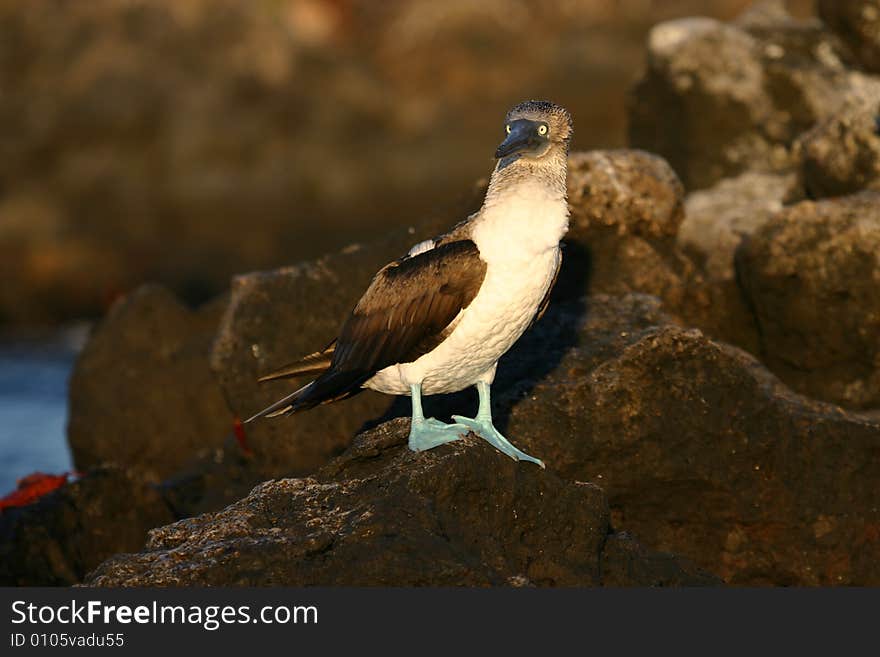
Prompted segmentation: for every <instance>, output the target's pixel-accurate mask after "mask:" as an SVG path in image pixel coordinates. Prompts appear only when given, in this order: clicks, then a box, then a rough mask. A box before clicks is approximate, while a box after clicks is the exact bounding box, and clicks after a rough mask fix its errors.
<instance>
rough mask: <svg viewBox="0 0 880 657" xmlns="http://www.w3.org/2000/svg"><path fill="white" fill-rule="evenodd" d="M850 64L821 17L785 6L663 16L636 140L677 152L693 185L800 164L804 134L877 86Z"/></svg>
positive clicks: (653, 40) (641, 90)
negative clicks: (726, 15)
mask: <svg viewBox="0 0 880 657" xmlns="http://www.w3.org/2000/svg"><path fill="white" fill-rule="evenodd" d="M849 62H850V57H849V51H848V49H847V48H846V46H845V45H844V44H842V43H841V42H840V40H839V39H838V38H837V37H836V36H835V35H833V34H831V33H830V32H829V31H828V30H827V29H825V27H824V26H823V25H822V24H821V23H819V22H818V21H816V20H814V19H808V20H796V19H794V18H792V17H790V16H789V15H788V14H787V13H785V12H784V11H780V10H778V9H777V10H772V9H771V10H763V11H759V10H755V11H752V12H749V13H747V14H745V15H744V16H742V17H741V18H740V19H739V20H738V21H736V22H733V23H722V22H720V21H717V20H714V19H709V18H687V19H677V20H673V21H668V22H665V23H661V24H659V25H657V26H655V27H654V28H653V29H652V30H651V33H650V36H649V39H648V55H647V65H646V70H645V73H644V75H643V76H642V78H641V79H640V81H639V82H638V83H637V84H636V85H635V87H634V88H633V92H632V95H631V102H630V108H629V116H630V144H631V145H632V146H635V147H638V148H645V149H646V150H650V151H652V152H655V153H659V154H660V155H662V156H664V157H665V158H666V159H668V160H669V162H670V164H671V165H672V166H673V168H674V169H675V170H676V171H677V172H678V174H679V175H680V176H681V178H682V180H683V181H684V184H685V186H686V187H687V188H688V189H689V190H694V189H702V188H706V187H710V186H712V185H713V184H715V183H716V182H718V181H719V180H720V179H722V178H725V177H730V176H735V175H738V174H739V173H742V172H743V171H746V170H756V171H777V172H778V171H787V170H790V169H792V168H793V167H795V166H796V164H797V153H796V152H795V151H794V150H793V148H792V144H793V142H794V140H795V139H796V138H797V136H798V135H799V134H800V133H802V132H803V131H805V130H807V129H809V128H810V127H812V126H813V125H814V124H815V123H816V122H817V121H819V120H822V119H824V118H826V117H828V116H830V115H831V114H833V113H834V112H835V111H837V109H839V108H840V107H841V106H842V104H843V103H844V102H845V101H846V100H847V99H850V98H862V97H866V96H869V95H871V94H873V93H876V90H877V88H878V84H880V82H878V80H877V79H876V78H874V77H872V76H868V75H864V74H862V73H860V72H858V71H852V70H850V69H849V68H848V67H847V65H848V63H849Z"/></svg>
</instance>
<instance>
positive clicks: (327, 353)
mask: <svg viewBox="0 0 880 657" xmlns="http://www.w3.org/2000/svg"><path fill="white" fill-rule="evenodd" d="M334 346H335V345H331V346H330V347H329V348H328V349H325V350H324V351H316V352H315V353H313V354H309V355H308V356H306V357H304V358H301V359H300V360H298V361H296V362H295V363H290V364H289V365H285V366H284V367H281V368H279V369H277V370H274V371H272V372H269V373H268V374H265V375H263V376H261V377H260V378H259V379H257V380H258V381H259V382H260V383H263V382H264V381H275V380H276V379H290V378H293V377H295V376H304V375H306V374H323V373H324V372H326V371H327V369H328V368H329V367H330V361H331V360H332V359H333V351H334V349H333V347H334Z"/></svg>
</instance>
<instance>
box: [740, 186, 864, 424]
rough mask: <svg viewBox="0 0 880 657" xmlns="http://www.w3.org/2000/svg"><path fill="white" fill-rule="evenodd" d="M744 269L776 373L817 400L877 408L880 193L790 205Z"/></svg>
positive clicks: (760, 236) (747, 248) (754, 240)
mask: <svg viewBox="0 0 880 657" xmlns="http://www.w3.org/2000/svg"><path fill="white" fill-rule="evenodd" d="M737 269H738V272H739V276H740V280H741V282H742V286H743V291H744V294H745V296H746V299H747V302H748V303H749V305H750V307H751V308H752V309H753V312H754V316H755V320H756V322H757V324H758V328H759V331H760V336H761V337H760V342H761V354H762V359H763V360H764V361H765V362H766V363H767V364H768V366H769V367H770V369H772V370H773V371H774V372H776V373H777V374H778V375H779V376H780V377H781V378H782V379H783V380H785V381H786V382H788V383H789V384H790V385H791V386H792V387H794V388H795V389H797V390H800V391H801V392H804V393H805V394H809V395H811V396H813V397H818V398H821V399H828V400H831V401H835V402H837V403H840V404H843V405H845V406H848V407H852V408H868V407H877V406H880V193H878V192H862V193H859V194H856V195H852V196H845V197H840V198H834V199H826V200H822V201H818V202H812V201H804V202H801V203H798V204H796V205H793V206H791V207H789V208H786V209H785V210H783V211H781V212H779V213H778V214H777V215H776V216H775V217H774V218H773V219H772V220H771V221H769V222H768V223H766V224H765V225H764V226H763V227H762V228H761V229H759V230H758V231H756V232H755V233H754V234H753V235H752V237H751V239H750V240H749V241H748V242H747V243H745V244H744V245H743V247H742V249H741V250H740V252H739V253H738V257H737Z"/></svg>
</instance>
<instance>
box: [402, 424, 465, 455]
mask: <svg viewBox="0 0 880 657" xmlns="http://www.w3.org/2000/svg"><path fill="white" fill-rule="evenodd" d="M469 430H470V429H468V427H466V426H464V425H461V424H445V423H443V422H440V421H439V420H435V419H434V418H432V417H429V418H427V419H425V418H417V419H414V420H413V421H412V424H411V425H410V429H409V448H410V449H411V450H412V451H414V452H424V451H425V450H427V449H432V448H434V447H438V446H440V445H444V444H446V443H451V442H452V441H453V440H458V439H460V438H461V437H463V436H466V435H467V433H468V431H469Z"/></svg>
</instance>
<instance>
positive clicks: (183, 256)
mask: <svg viewBox="0 0 880 657" xmlns="http://www.w3.org/2000/svg"><path fill="white" fill-rule="evenodd" d="M745 1H746V0H677V2H676V3H675V6H674V7H672V8H670V7H669V6H668V4H669V3H653V4H648V5H645V4H640V3H634V2H627V3H612V4H609V3H608V2H607V0H582V1H580V2H576V3H562V4H559V3H553V4H545V5H540V6H539V5H534V4H529V3H522V2H517V3H513V4H509V3H506V2H499V1H492V2H488V3H473V2H464V1H460V0H459V1H456V2H444V3H435V2H429V1H425V0H421V1H417V2H412V1H410V0H386V1H384V2H378V3H377V2H375V1H374V0H344V1H337V0H249V1H248V2H241V1H240V0H187V1H186V2H180V0H150V1H140V0H139V1H136V2H120V1H119V0H93V1H92V2H89V3H81V2H63V3H59V2H57V1H56V0H28V1H27V2H4V3H0V33H2V34H3V37H4V38H3V39H2V41H0V76H2V82H3V94H2V96H0V275H2V277H3V280H4V282H5V283H6V284H5V285H4V286H2V287H0V322H3V323H38V322H52V321H57V320H58V319H59V318H61V319H64V318H70V317H77V318H79V317H82V316H83V314H88V315H90V316H95V317H97V316H100V315H101V314H102V313H103V312H104V311H105V310H106V307H107V299H111V298H113V297H114V296H115V295H117V294H119V293H122V292H126V291H129V290H131V289H134V288H135V287H136V286H137V285H139V284H140V283H143V282H146V281H156V282H160V283H162V284H163V285H166V286H168V287H170V288H171V289H173V290H174V291H175V293H177V294H179V295H181V296H182V297H183V298H184V299H185V300H186V301H187V302H197V301H199V300H201V299H204V298H207V297H209V296H210V295H211V293H212V292H218V291H220V290H222V289H224V288H225V286H226V284H227V281H228V279H229V277H230V276H232V275H234V274H236V273H239V272H244V271H251V270H254V269H258V268H273V267H279V266H282V265H285V264H289V263H293V262H298V261H300V260H303V259H307V258H308V259H312V258H316V257H319V256H320V255H321V254H323V253H326V252H328V251H331V250H334V249H338V248H340V247H341V246H342V245H344V244H346V243H347V242H349V241H354V240H368V239H369V236H370V235H372V234H377V233H378V234H383V233H385V232H386V231H388V230H390V229H391V228H392V227H393V226H399V225H401V224H402V223H404V222H414V221H415V222H417V221H419V220H420V218H421V217H422V216H423V215H424V214H425V213H426V212H430V211H432V210H433V209H434V208H438V209H440V211H441V212H445V211H446V209H447V208H449V207H450V199H455V198H457V196H458V195H459V194H461V193H462V191H463V190H465V189H467V186H468V185H470V184H471V182H472V181H473V180H474V179H475V178H476V177H478V176H481V175H486V174H487V173H488V171H489V170H490V167H491V155H492V152H493V150H494V148H495V147H496V146H497V144H498V141H499V140H500V139H501V138H502V135H503V132H502V125H501V121H502V119H503V116H504V113H505V112H506V111H507V109H508V108H510V107H512V106H513V105H514V104H516V103H517V102H520V101H522V100H524V98H523V97H522V94H523V93H524V91H523V90H524V89H528V90H530V92H529V93H534V94H536V95H539V96H549V97H553V96H555V95H556V94H559V93H560V90H561V89H564V90H565V103H566V105H567V107H568V108H569V109H570V110H572V111H573V112H574V113H575V115H576V116H577V117H578V122H579V126H581V127H579V128H578V133H577V143H578V144H579V146H580V147H581V148H590V147H598V146H604V147H608V146H615V145H616V146H620V145H623V143H624V141H625V132H626V129H625V107H624V105H625V103H624V97H625V91H626V86H627V85H628V84H629V80H630V79H631V77H632V75H633V74H634V72H635V71H636V70H637V69H638V67H639V65H640V62H641V59H642V52H643V49H644V47H643V43H642V41H643V39H642V37H643V35H644V33H645V31H646V30H647V29H648V27H649V26H650V25H651V24H652V23H653V22H655V21H657V20H660V19H661V18H664V17H668V16H670V15H671V14H675V13H680V12H686V11H688V9H689V8H690V9H691V10H699V11H704V12H711V13H717V14H730V12H731V8H732V7H737V6H741V5H742V4H743V3H744V2H745ZM523 34H528V38H529V41H530V47H529V48H523V47H522V35H523ZM437 53H443V56H442V57H438V56H437ZM586 80H588V81H589V82H588V83H585V82H584V81H586ZM316 90H319V91H316ZM587 126H590V127H589V129H587Z"/></svg>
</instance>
